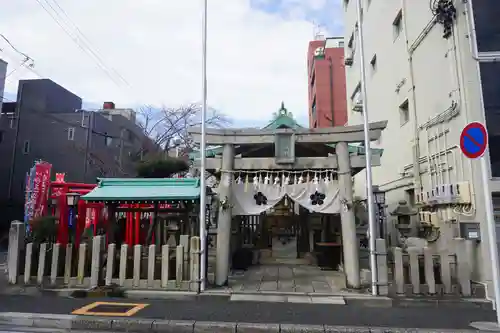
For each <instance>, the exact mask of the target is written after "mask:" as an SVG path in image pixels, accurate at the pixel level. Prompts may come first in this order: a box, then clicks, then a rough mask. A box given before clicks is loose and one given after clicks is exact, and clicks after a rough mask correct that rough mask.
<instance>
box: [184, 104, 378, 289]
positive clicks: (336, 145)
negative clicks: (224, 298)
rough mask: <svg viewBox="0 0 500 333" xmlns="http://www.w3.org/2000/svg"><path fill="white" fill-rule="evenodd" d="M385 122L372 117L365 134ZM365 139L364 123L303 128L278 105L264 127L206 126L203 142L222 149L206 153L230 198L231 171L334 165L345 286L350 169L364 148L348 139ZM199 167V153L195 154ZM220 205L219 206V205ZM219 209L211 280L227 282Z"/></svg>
mask: <svg viewBox="0 0 500 333" xmlns="http://www.w3.org/2000/svg"><path fill="white" fill-rule="evenodd" d="M386 126H387V121H380V122H375V123H371V124H370V126H369V128H370V133H369V137H370V140H372V141H374V140H377V139H378V138H379V137H380V135H381V133H382V131H383V130H384V129H385V127H386ZM189 133H190V134H191V135H192V137H193V140H194V141H195V142H197V143H200V141H201V129H200V128H199V127H195V128H192V129H190V130H189ZM363 141H364V134H363V126H362V125H356V126H342V127H340V126H339V127H331V128H314V129H310V128H304V127H301V126H300V125H298V124H297V123H296V122H295V120H293V118H292V117H291V114H289V113H288V112H287V111H286V109H285V108H284V107H283V106H282V108H281V109H280V111H279V113H278V115H277V117H276V119H274V120H273V122H271V123H270V124H269V125H267V126H266V127H264V128H263V129H252V128H240V129H235V128H231V129H229V128H228V129H213V128H208V129H207V130H206V144H207V146H218V147H217V148H215V150H217V151H218V153H221V154H220V155H221V156H217V153H216V154H213V153H212V154H207V156H210V155H212V156H214V157H208V158H207V159H206V168H207V170H209V171H210V170H212V171H220V172H221V178H220V180H221V181H220V185H219V196H220V197H221V198H226V197H227V198H228V200H231V186H230V185H229V184H230V183H231V180H232V177H233V173H234V171H242V172H245V171H256V170H270V171H271V170H274V171H281V170H283V171H286V170H288V171H292V170H325V169H335V170H336V172H337V177H338V185H339V195H340V198H341V201H342V202H343V203H344V208H345V209H341V211H340V216H341V228H342V239H343V241H342V245H343V258H344V271H345V274H346V280H347V286H348V287H351V288H359V287H360V285H361V283H360V269H359V243H358V241H357V235H356V225H355V216H354V211H353V209H352V202H353V182H352V175H354V174H356V173H357V172H359V171H361V170H362V169H364V168H365V166H366V164H365V163H366V159H365V155H364V149H363V148H362V147H354V146H350V145H349V144H352V143H361V142H363ZM380 155H381V151H380V150H374V152H373V154H372V166H379V165H380ZM195 167H199V159H198V160H195ZM219 209H221V208H219ZM230 209H231V208H229V211H227V208H226V210H225V211H224V212H223V211H222V210H220V211H219V214H218V228H217V250H216V278H215V281H216V284H217V285H219V286H222V285H225V284H227V281H228V273H229V268H230V267H229V265H230V259H229V258H230V238H231V219H232V214H231V211H230Z"/></svg>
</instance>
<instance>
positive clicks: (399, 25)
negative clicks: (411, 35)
mask: <svg viewBox="0 0 500 333" xmlns="http://www.w3.org/2000/svg"><path fill="white" fill-rule="evenodd" d="M392 30H393V32H394V40H396V39H398V37H399V34H400V33H401V31H402V30H403V10H401V9H400V10H399V12H398V14H397V15H396V18H395V19H394V21H393V22H392Z"/></svg>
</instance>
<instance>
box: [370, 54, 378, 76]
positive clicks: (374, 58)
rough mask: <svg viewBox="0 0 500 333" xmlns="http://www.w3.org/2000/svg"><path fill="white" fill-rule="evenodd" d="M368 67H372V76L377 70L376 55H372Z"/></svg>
mask: <svg viewBox="0 0 500 333" xmlns="http://www.w3.org/2000/svg"><path fill="white" fill-rule="evenodd" d="M370 65H372V74H373V73H375V71H376V70H377V55H376V54H374V55H373V57H372V60H370Z"/></svg>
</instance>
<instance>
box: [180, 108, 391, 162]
mask: <svg viewBox="0 0 500 333" xmlns="http://www.w3.org/2000/svg"><path fill="white" fill-rule="evenodd" d="M278 128H292V129H298V128H305V127H304V126H302V125H300V124H299V123H297V121H296V120H295V119H294V117H293V115H292V113H291V112H288V110H287V109H286V108H285V104H284V103H283V102H281V107H280V109H279V110H278V112H275V113H274V117H273V120H271V122H269V124H267V125H266V126H265V127H263V128H262V129H268V130H269V129H270V130H275V129H278ZM326 145H327V146H330V147H335V144H326ZM348 147H349V152H350V153H353V154H365V148H364V147H363V146H362V145H349V146H348ZM222 149H223V147H221V146H217V147H212V148H207V150H206V156H207V157H215V156H217V155H220V154H222ZM371 150H372V151H373V152H374V153H378V154H380V155H382V153H383V151H384V150H383V149H378V148H372V149H371ZM189 158H190V159H192V160H193V159H197V158H200V152H199V151H193V152H191V153H190V154H189Z"/></svg>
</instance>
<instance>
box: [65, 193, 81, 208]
mask: <svg viewBox="0 0 500 333" xmlns="http://www.w3.org/2000/svg"><path fill="white" fill-rule="evenodd" d="M78 200H80V194H78V193H68V194H66V203H67V204H68V206H70V207H75V206H76V205H77V204H78Z"/></svg>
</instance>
